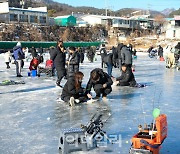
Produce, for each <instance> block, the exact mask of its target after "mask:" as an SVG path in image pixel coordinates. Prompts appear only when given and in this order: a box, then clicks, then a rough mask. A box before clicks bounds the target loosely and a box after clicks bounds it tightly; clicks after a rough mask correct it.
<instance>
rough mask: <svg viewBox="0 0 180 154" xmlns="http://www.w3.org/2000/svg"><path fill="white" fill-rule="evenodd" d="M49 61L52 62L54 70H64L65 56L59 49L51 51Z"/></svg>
mask: <svg viewBox="0 0 180 154" xmlns="http://www.w3.org/2000/svg"><path fill="white" fill-rule="evenodd" d="M50 59H51V60H53V62H54V65H55V67H56V69H65V63H66V54H65V53H64V52H62V51H61V50H60V49H59V48H52V49H51V51H50Z"/></svg>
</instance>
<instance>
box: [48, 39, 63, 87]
mask: <svg viewBox="0 0 180 154" xmlns="http://www.w3.org/2000/svg"><path fill="white" fill-rule="evenodd" d="M50 59H51V60H53V62H54V66H55V68H56V71H57V81H56V85H57V86H59V87H61V88H62V85H60V83H61V80H62V78H63V77H65V76H66V69H65V63H66V54H65V49H64V46H63V41H62V40H59V41H58V42H57V48H52V49H51V51H50Z"/></svg>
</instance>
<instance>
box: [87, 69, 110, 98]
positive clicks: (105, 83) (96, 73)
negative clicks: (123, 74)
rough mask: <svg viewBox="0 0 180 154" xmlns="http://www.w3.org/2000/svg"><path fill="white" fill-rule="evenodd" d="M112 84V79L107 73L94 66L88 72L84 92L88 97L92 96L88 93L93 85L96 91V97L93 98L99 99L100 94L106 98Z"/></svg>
mask: <svg viewBox="0 0 180 154" xmlns="http://www.w3.org/2000/svg"><path fill="white" fill-rule="evenodd" d="M112 84H113V81H112V79H111V77H110V76H109V75H108V74H107V73H105V72H103V70H102V69H100V68H96V69H94V70H92V71H91V73H90V79H89V81H88V84H87V86H86V93H87V95H88V97H89V98H91V97H92V96H91V94H90V91H91V88H92V87H93V88H94V91H95V93H96V97H95V98H94V99H99V98H100V96H101V94H102V97H103V98H106V96H107V95H108V94H110V93H111V91H112V88H111V85H112Z"/></svg>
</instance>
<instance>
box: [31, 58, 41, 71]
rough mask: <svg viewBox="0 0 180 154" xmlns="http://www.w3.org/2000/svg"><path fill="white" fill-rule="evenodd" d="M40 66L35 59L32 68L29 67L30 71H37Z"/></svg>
mask: <svg viewBox="0 0 180 154" xmlns="http://www.w3.org/2000/svg"><path fill="white" fill-rule="evenodd" d="M38 65H39V61H38V59H37V58H33V59H32V60H31V62H30V66H29V70H30V71H32V70H37V68H38Z"/></svg>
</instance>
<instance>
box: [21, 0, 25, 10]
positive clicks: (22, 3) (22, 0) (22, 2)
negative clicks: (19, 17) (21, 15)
mask: <svg viewBox="0 0 180 154" xmlns="http://www.w3.org/2000/svg"><path fill="white" fill-rule="evenodd" d="M24 4H25V3H24V0H21V1H20V5H21V6H22V9H24Z"/></svg>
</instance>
